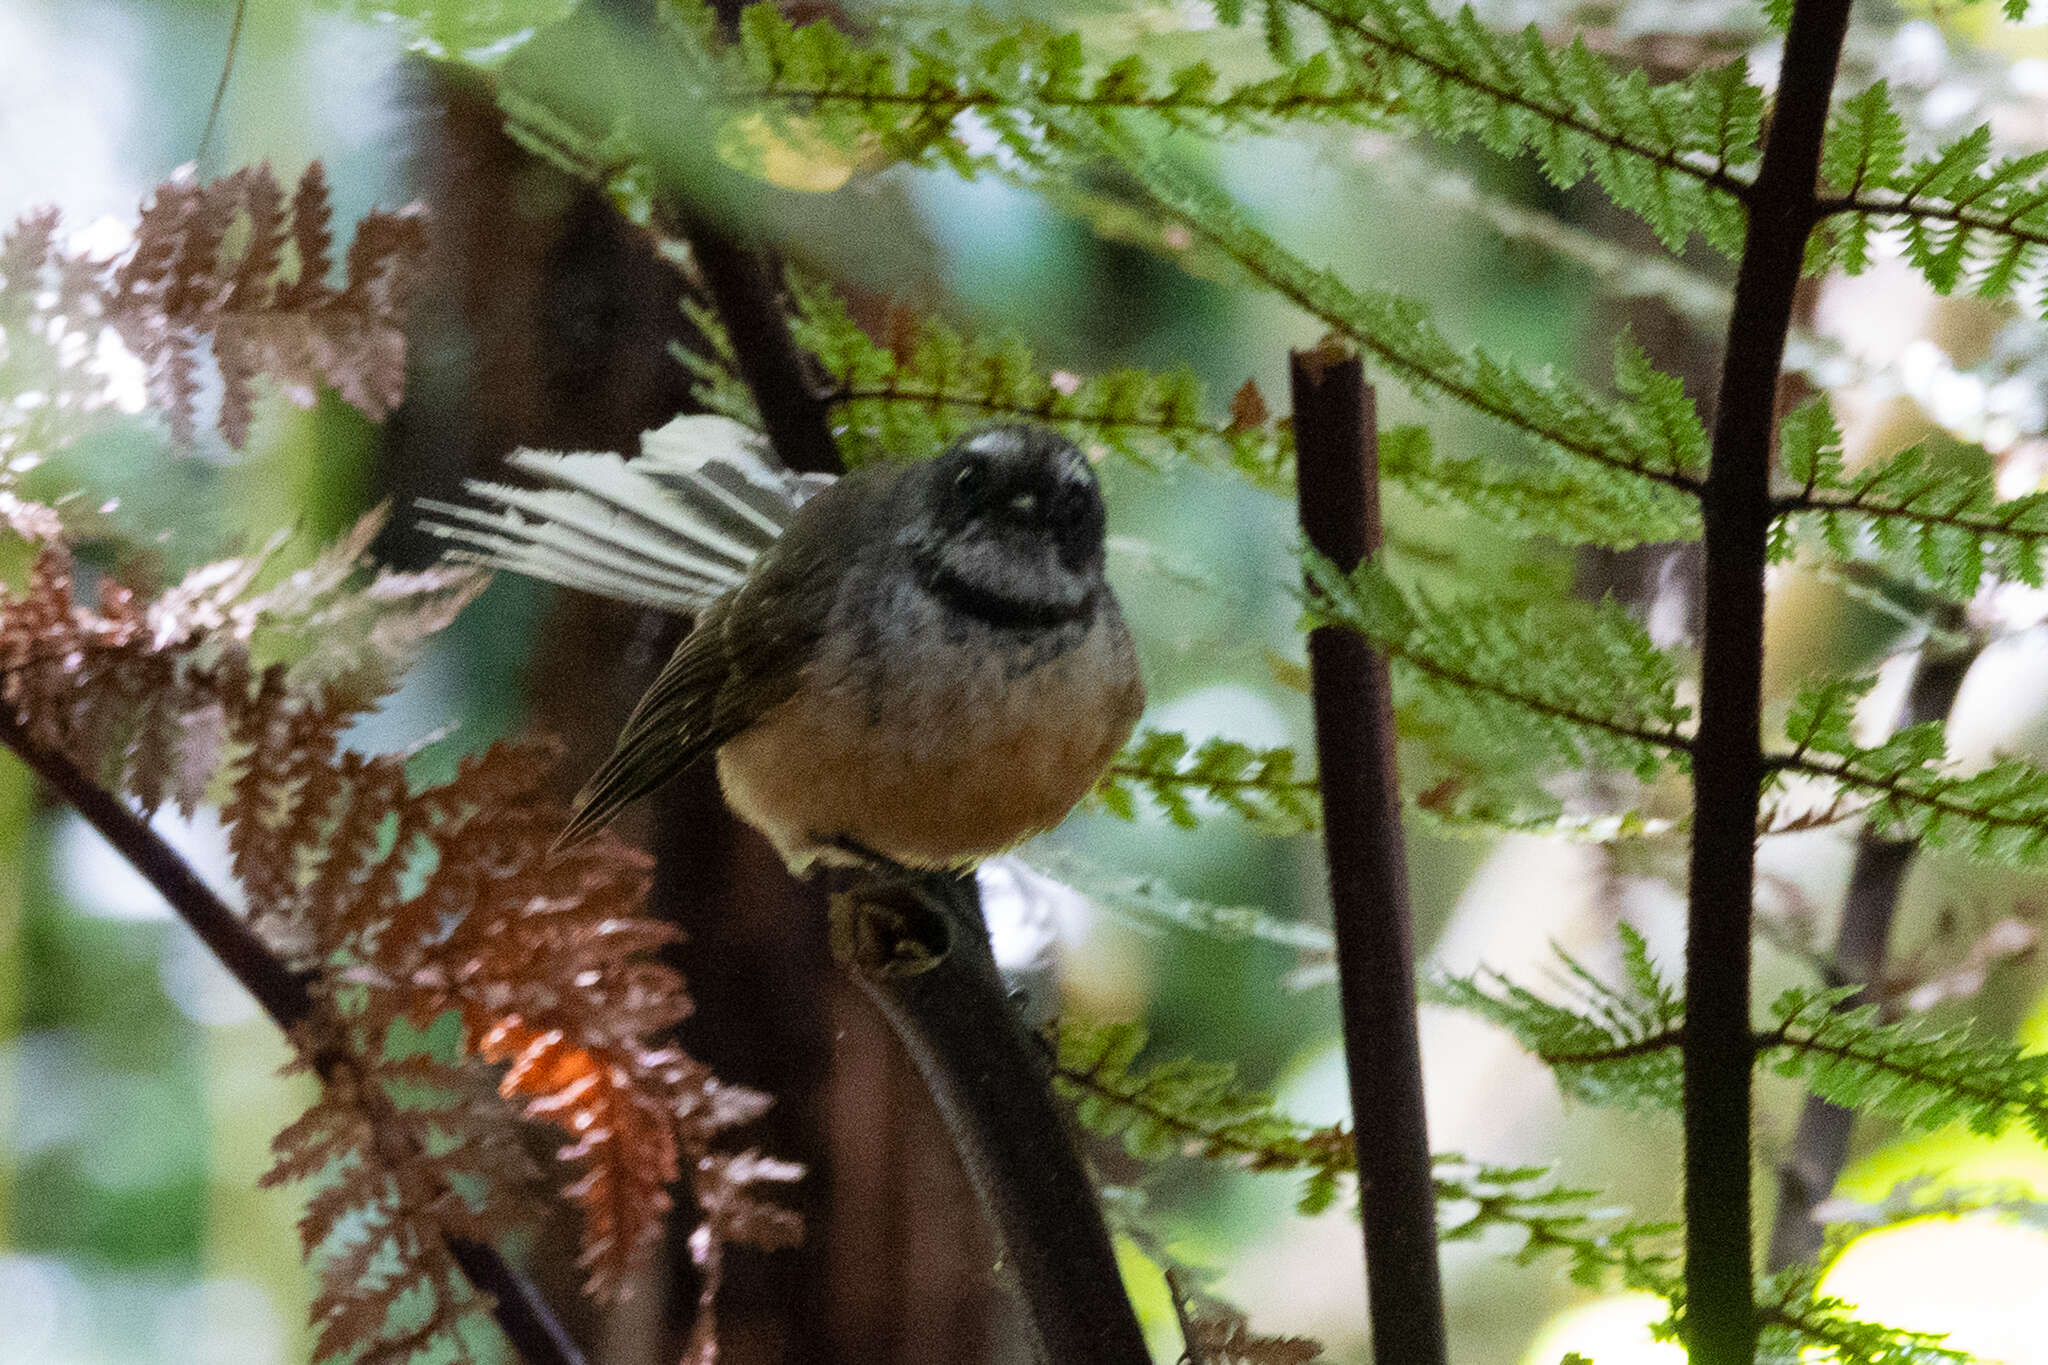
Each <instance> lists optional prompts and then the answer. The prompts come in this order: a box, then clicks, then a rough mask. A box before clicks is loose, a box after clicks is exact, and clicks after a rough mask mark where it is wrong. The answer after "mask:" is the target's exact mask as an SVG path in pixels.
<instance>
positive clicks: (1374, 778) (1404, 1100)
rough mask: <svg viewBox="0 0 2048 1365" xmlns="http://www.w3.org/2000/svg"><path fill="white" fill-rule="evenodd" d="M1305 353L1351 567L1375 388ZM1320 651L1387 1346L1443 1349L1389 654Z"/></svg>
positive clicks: (1335, 639) (1334, 848)
mask: <svg viewBox="0 0 2048 1365" xmlns="http://www.w3.org/2000/svg"><path fill="white" fill-rule="evenodd" d="M1292 360H1293V366H1292V369H1293V381H1294V383H1293V389H1294V394H1293V396H1294V437H1295V449H1296V452H1297V464H1298V468H1299V471H1300V472H1299V474H1298V476H1297V477H1298V480H1299V494H1300V501H1301V525H1302V530H1303V533H1304V534H1305V535H1306V536H1307V537H1308V541H1309V543H1310V544H1311V545H1313V546H1314V547H1315V548H1316V549H1317V550H1318V551H1319V552H1321V553H1322V554H1323V555H1325V556H1327V557H1328V558H1329V559H1331V560H1332V561H1333V562H1335V563H1336V565H1337V566H1338V567H1339V568H1341V569H1344V570H1346V571H1349V570H1351V569H1355V568H1357V567H1358V565H1359V564H1360V563H1361V562H1362V561H1363V560H1365V559H1367V558H1369V557H1370V556H1371V555H1373V554H1374V553H1376V552H1377V551H1378V549H1379V543H1380V509H1379V440H1378V426H1377V421H1376V417H1375V412H1374V404H1373V391H1372V388H1371V386H1369V385H1368V384H1367V383H1366V382H1365V369H1364V366H1363V365H1362V364H1361V362H1360V361H1359V359H1358V357H1357V356H1356V355H1349V356H1344V355H1341V354H1340V355H1326V354H1323V353H1319V352H1296V353H1295V354H1294V356H1293V358H1292ZM1308 657H1309V669H1310V673H1311V676H1312V679H1313V687H1314V696H1315V715H1316V762H1317V767H1318V769H1319V771H1320V773H1321V777H1322V792H1323V842H1324V849H1325V852H1326V854H1327V857H1328V861H1329V867H1330V903H1331V912H1332V917H1333V919H1334V921H1335V926H1336V932H1337V985H1338V991H1339V995H1340V1000H1341V1004H1342V1009H1343V1014H1344V1057H1345V1063H1346V1066H1347V1068H1348V1070H1349V1073H1350V1079H1351V1114H1352V1127H1353V1130H1354V1140H1355V1141H1356V1142H1357V1145H1358V1185H1359V1202H1360V1204H1361V1205H1362V1206H1363V1211H1364V1221H1365V1277H1366V1287H1367V1294H1368V1304H1367V1307H1368V1308H1369V1310H1370V1312H1371V1319H1372V1343H1373V1358H1374V1359H1376V1360H1381V1361H1387V1362H1395V1361H1398V1362H1400V1365H1442V1362H1443V1361H1444V1360H1445V1359H1446V1357H1447V1354H1448V1347H1447V1344H1446V1338H1445V1331H1444V1303H1443V1283H1442V1277H1441V1274H1440V1271H1439V1267H1438V1265H1437V1244H1436V1189H1435V1184H1434V1182H1433V1180H1432V1178H1431V1177H1432V1172H1431V1166H1430V1155H1429V1134H1428V1125H1427V1123H1426V1122H1425V1117H1424V1112H1423V1099H1422V1045H1421V1040H1420V1038H1419V1036H1418V1034H1417V1021H1416V1017H1415V1008H1416V1004H1415V950H1414V944H1413V941H1412V939H1413V934H1412V931H1411V928H1410V924H1409V909H1408V867H1407V854H1406V851H1405V849H1404V847H1403V843H1402V832H1401V794H1400V790H1399V788H1398V786H1397V784H1396V781H1395V768H1394V743H1395V741H1394V707H1393V695H1392V688H1391V685H1390V683H1389V681H1388V674H1387V661H1386V659H1385V658H1384V657H1383V656H1381V655H1379V654H1378V653H1376V652H1375V651H1374V650H1373V648H1372V646H1371V644H1370V643H1368V642H1367V640H1366V638H1365V637H1364V636H1363V635H1360V634H1358V633H1357V632H1355V631H1349V630H1343V629H1341V628H1337V627H1327V626H1326V627H1323V628H1321V629H1318V630H1316V631H1313V632H1311V633H1310V635H1309V640H1308Z"/></svg>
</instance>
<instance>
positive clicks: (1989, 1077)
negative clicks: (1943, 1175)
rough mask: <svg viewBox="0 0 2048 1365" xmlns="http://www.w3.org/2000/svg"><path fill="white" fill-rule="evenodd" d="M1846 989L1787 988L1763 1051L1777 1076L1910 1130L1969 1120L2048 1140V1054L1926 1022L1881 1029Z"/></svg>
mask: <svg viewBox="0 0 2048 1365" xmlns="http://www.w3.org/2000/svg"><path fill="white" fill-rule="evenodd" d="M1855 993H1856V992H1855V990H1854V989H1847V990H1790V991H1787V992H1785V993H1784V994H1783V995H1781V996H1779V997H1778V999H1777V1000H1776V1001H1775V1002H1774V1003H1773V1004H1772V1005H1771V1009H1770V1014H1771V1017H1772V1019H1773V1020H1774V1021H1775V1022H1774V1023H1773V1024H1772V1025H1771V1027H1770V1028H1768V1029H1766V1030H1764V1032H1763V1034H1762V1035H1761V1036H1760V1037H1759V1039H1758V1045H1759V1047H1760V1048H1761V1049H1762V1051H1763V1055H1764V1056H1765V1058H1766V1059H1767V1060H1768V1062H1769V1065H1770V1066H1771V1069H1772V1070H1774V1071H1776V1072H1777V1073H1778V1074H1779V1075H1781V1076H1789V1077H1792V1078H1794V1079H1797V1080H1800V1081H1803V1082H1804V1083H1805V1085H1806V1088H1807V1089H1808V1090H1810V1091H1811V1092H1812V1093H1814V1094H1816V1095H1819V1096H1820V1097H1821V1098H1823V1099H1826V1100H1831V1101H1833V1102H1834V1103H1836V1104H1841V1105H1845V1106H1851V1107H1853V1108H1855V1109H1856V1110H1857V1111H1858V1112H1859V1113H1864V1114H1870V1115H1874V1116H1876V1117H1880V1118H1889V1119H1892V1120H1894V1121H1896V1122H1898V1123H1902V1124H1905V1125H1906V1126H1907V1127H1910V1128H1921V1129H1931V1128H1939V1127H1942V1126H1944V1125H1946V1124H1949V1123H1956V1122H1960V1123H1965V1124H1967V1125H1968V1126H1969V1127H1970V1129H1971V1130H1972V1131H1974V1132H1978V1133H1984V1134H1987V1135H1996V1134H1998V1133H2001V1132H2004V1131H2005V1130H2006V1129H2007V1128H2008V1127H2010V1126H2012V1125H2013V1124H2015V1123H2023V1124H2025V1125H2026V1126H2027V1128H2028V1129H2029V1130H2031V1131H2032V1132H2033V1133H2034V1135H2035V1136H2036V1137H2038V1138H2040V1139H2042V1140H2043V1141H2048V1054H2040V1053H2028V1052H2025V1051H2023V1050H2021V1049H2020V1048H2019V1047H2018V1046H2016V1045H2014V1044H2012V1043H2009V1042H2005V1041H2003V1040H1997V1039H1986V1038H1980V1037H1977V1036H1975V1035H1974V1034H1973V1033H1972V1032H1971V1030H1969V1029H1967V1028H1963V1029H1936V1028H1934V1027H1933V1026H1932V1025H1930V1024H1929V1023H1928V1022H1927V1021H1926V1020H1925V1019H1924V1018H1908V1019H1904V1020H1901V1021H1899V1022H1897V1023H1889V1024H1888V1023H1884V1022H1883V1021H1882V1020H1881V1018H1880V1016H1879V1013H1878V1009H1877V1007H1876V1006H1875V1005H1865V1006H1859V1007H1857V1008H1854V1009H1845V1008H1843V1002H1844V1001H1846V1000H1847V999H1848V998H1850V997H1851V996H1853V995H1854V994H1855Z"/></svg>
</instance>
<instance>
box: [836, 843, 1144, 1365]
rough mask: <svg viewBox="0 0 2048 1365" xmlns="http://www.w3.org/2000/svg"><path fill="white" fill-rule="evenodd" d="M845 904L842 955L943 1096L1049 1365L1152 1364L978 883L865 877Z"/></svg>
mask: <svg viewBox="0 0 2048 1365" xmlns="http://www.w3.org/2000/svg"><path fill="white" fill-rule="evenodd" d="M892 893H893V894H892ZM835 899H836V901H837V905H836V907H835V910H834V916H835V923H836V925H838V926H843V927H844V932H842V934H841V942H842V947H843V949H844V952H843V954H842V955H843V956H845V957H847V958H848V959H849V960H850V961H849V965H851V966H852V967H853V969H854V971H853V975H854V979H855V981H856V982H857V983H858V984H859V985H860V987H861V988H862V989H863V990H864V991H865V992H866V993H867V996H868V998H869V999H870V1000H872V1001H873V1002H874V1003H875V1006H876V1007H877V1008H878V1009H880V1010H881V1012H882V1014H883V1016H884V1017H885V1018H887V1019H888V1021H889V1024H890V1026H891V1027H892V1028H893V1029H894V1030H895V1031H896V1036H897V1038H898V1039H899V1040H900V1041H901V1042H902V1044H903V1047H904V1050H905V1051H907V1052H908V1053H909V1054H910V1057H911V1060H912V1061H914V1062H916V1064H917V1068H918V1070H919V1071H920V1072H921V1073H923V1075H924V1078H925V1083H926V1084H927V1085H928V1086H930V1087H931V1092H932V1099H933V1101H934V1103H935V1104H936V1106H937V1108H938V1111H939V1114H940V1116H941V1117H942V1118H943V1119H944V1120H945V1123H946V1128H947V1131H948V1132H949V1133H951V1134H952V1137H953V1144H954V1147H955V1149H956V1150H957V1151H958V1152H959V1154H960V1159H961V1164H962V1165H963V1166H964V1167H965V1168H966V1170H967V1176H968V1179H969V1181H970V1182H971V1183H972V1184H973V1186H974V1190H975V1193H976V1194H977V1195H978V1196H979V1197H980V1199H981V1202H982V1206H983V1208H984V1209H985V1210H986V1212H987V1214H988V1217H989V1221H990V1222H991V1223H993V1224H994V1225H995V1229H996V1233H997V1235H998V1237H999V1238H1000V1240H1001V1245H1002V1248H1003V1259H1004V1263H1005V1265H1006V1266H1007V1267H1008V1268H1009V1270H1010V1271H1011V1272H1012V1273H1014V1275H1015V1276H1016V1282H1017V1284H1018V1287H1019V1288H1020V1289H1021V1290H1022V1293H1023V1298H1024V1302H1025V1307H1026V1309H1027V1312H1028V1317H1029V1320H1030V1322H1031V1328H1032V1333H1033V1336H1034V1338H1035V1340H1036V1344H1037V1347H1038V1351H1039V1356H1040V1358H1041V1360H1043V1361H1044V1362H1046V1365H1147V1362H1149V1361H1150V1359H1151V1356H1150V1354H1149V1353H1148V1351H1147V1349H1146V1346H1145V1336H1144V1333H1143V1332H1142V1331H1141V1330H1140V1329H1139V1327H1138V1319H1137V1316H1136V1315H1135V1314H1134V1313H1133V1312H1132V1310H1131V1304H1130V1300H1129V1298H1127V1297H1126V1296H1125V1294H1124V1289H1123V1281H1122V1279H1121V1277H1120V1276H1119V1274H1118V1272H1117V1264H1116V1252H1115V1249H1114V1248H1113V1246H1112V1244H1111V1243H1110V1240H1109V1231H1108V1229H1107V1228H1106V1227H1105V1226H1104V1224H1103V1220H1102V1208H1101V1205H1100V1203H1099V1201H1098V1199H1097V1197H1096V1193H1095V1186H1094V1183H1093V1181H1091V1180H1090V1179H1089V1176H1088V1172H1087V1169H1086V1168H1085V1167H1084V1166H1083V1165H1082V1163H1081V1160H1080V1157H1079V1154H1078V1153H1077V1152H1076V1150H1075V1146H1074V1142H1073V1139H1072V1135H1071V1134H1070V1132H1069V1130H1068V1127H1067V1123H1066V1119H1065V1116H1064V1115H1062V1114H1061V1112H1060V1110H1059V1107H1058V1106H1057V1105H1056V1104H1055V1103H1054V1102H1053V1098H1052V1090H1051V1076H1050V1072H1049V1069H1048V1067H1047V1065H1046V1061H1045V1057H1044V1054H1043V1050H1042V1049H1041V1048H1040V1047H1039V1046H1038V1044H1037V1042H1036V1040H1035V1039H1033V1038H1032V1037H1031V1035H1030V1034H1029V1033H1028V1032H1027V1031H1026V1030H1025V1027H1024V1023H1023V1020H1022V1018H1021V1017H1020V1016H1019V1014H1018V1012H1017V1010H1016V1008H1015V1007H1014V1005H1013V1003H1012V1002H1011V999H1010V993H1009V988H1008V987H1007V985H1006V984H1005V983H1004V981H1003V977H1002V973H1001V972H1000V971H999V970H997V967H996V962H995V957H994V955H993V953H991V952H990V950H989V943H988V927H987V925H986V924H984V923H983V921H982V918H981V904H980V899H979V897H978V896H977V894H976V891H975V884H974V880H973V878H972V877H971V876H969V877H958V878H955V877H948V876H944V875H942V874H930V875H926V876H923V877H921V878H920V879H919V880H918V881H916V882H915V883H914V884H910V885H908V886H900V885H899V886H896V887H890V886H887V885H885V884H884V883H881V882H879V881H877V880H876V879H874V878H870V877H866V876H862V877H859V878H858V879H857V880H855V882H854V884H853V885H852V887H851V889H849V890H848V891H847V892H845V893H843V894H842V895H841V896H839V897H837V898H835Z"/></svg>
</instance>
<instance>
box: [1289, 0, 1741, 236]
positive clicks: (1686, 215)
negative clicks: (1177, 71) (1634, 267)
mask: <svg viewBox="0 0 2048 1365" xmlns="http://www.w3.org/2000/svg"><path fill="white" fill-rule="evenodd" d="M1261 10H1262V11H1263V12H1264V13H1265V14H1267V15H1268V16H1273V15H1278V14H1281V13H1282V12H1284V11H1287V10H1294V11H1298V12H1300V13H1302V14H1304V15H1307V16H1312V17H1313V18H1314V19H1315V20H1318V21H1320V23H1321V25H1322V26H1323V28H1324V29H1325V30H1326V31H1327V32H1328V34H1329V36H1330V39H1331V45H1332V49H1333V50H1334V51H1335V52H1337V53H1338V54H1339V55H1340V56H1341V57H1342V58H1343V59H1344V70H1345V73H1346V74H1347V75H1348V76H1349V77H1350V78H1351V79H1352V80H1354V81H1356V82H1357V83H1358V84H1359V85H1360V86H1361V87H1363V88H1364V89H1365V90H1367V91H1370V92H1372V93H1374V94H1377V95H1379V96H1380V97H1381V98H1382V99H1383V100H1384V101H1386V102H1387V103H1388V104H1389V105H1390V106H1391V107H1393V108H1395V109H1397V110H1398V111H1399V112H1400V115H1401V116H1402V117H1403V119H1404V120H1405V121H1407V122H1408V123H1409V124H1410V125H1411V126H1416V127H1420V128H1423V129H1426V130H1428V131H1430V132H1432V133H1436V134H1438V135H1440V136H1444V137H1451V138H1456V137H1460V136H1464V135H1466V134H1470V135H1472V136H1475V137H1477V138H1479V139H1480V140H1482V141H1483V142H1485V143H1486V145H1487V146H1488V147H1490V148H1491V149H1493V150H1494V151H1496V152H1499V153H1500V154H1502V155H1504V156H1515V155H1520V154H1528V155H1532V156H1534V157H1535V158H1536V160H1537V163H1538V164H1539V165H1540V166H1541V167H1542V169H1543V173H1544V175H1545V176H1546V177H1548V178H1549V179H1550V180H1551V182H1552V183H1554V184H1556V185H1558V186H1560V187H1567V186H1570V185H1574V184H1576V183H1578V182H1579V181H1580V180H1582V179H1585V178H1586V177H1588V176H1591V177H1592V178H1594V179H1595V180H1597V181H1598V182H1599V183H1600V186H1601V188H1602V189H1604V190H1605V191H1606V192H1607V194H1608V196H1609V197H1610V198H1612V199H1613V200H1614V202H1615V203H1616V204H1618V205H1620V206H1621V207H1622V208H1624V209H1627V210H1628V211H1630V212H1631V213H1635V214H1637V215H1638V216H1640V217H1641V218H1642V219H1643V221H1644V222H1646V223H1647V224H1649V226H1650V227H1651V229H1652V230H1653V231H1655V232H1656V234H1657V235H1658V237H1659V238H1660V239H1661V240H1662V241H1663V242H1664V244H1665V245H1666V246H1668V247H1670V248H1671V249H1673V250H1677V249H1679V248H1681V247H1682V246H1683V245H1684V244H1685V242H1686V240H1687V239H1688V238H1689V237H1690V236H1691V235H1692V234H1693V233H1694V232H1699V233H1701V234H1703V235H1704V236H1705V237H1706V238H1707V240H1708V242H1710V243H1711V244H1712V245H1713V246H1715V247H1716V248H1717V249H1719V250H1720V251H1722V252H1724V253H1726V254H1728V255H1733V254H1735V253H1736V252H1737V251H1738V250H1739V249H1740V247H1741V241H1742V224H1743V217H1742V210H1741V204H1740V197H1741V195H1742V194H1743V193H1744V192H1745V191H1746V189H1747V187H1748V180H1747V178H1746V176H1745V175H1744V174H1743V171H1744V168H1746V167H1748V166H1749V165H1750V164H1751V163H1752V162H1754V161H1755V160H1756V158H1757V156H1758V147H1759V127H1760V124H1761V119H1762V115H1763V92H1762V91H1761V90H1759V89H1758V88H1757V87H1756V86H1754V85H1752V84H1750V82H1749V80H1748V78H1747V76H1746V74H1745V70H1744V66H1743V64H1742V63H1741V62H1734V63H1730V64H1728V65H1725V66H1720V67H1714V68H1710V69H1708V70H1706V71H1702V72H1699V73H1697V74H1695V75H1692V76H1690V77H1687V78H1685V79H1683V80H1678V81H1672V82H1667V83H1664V84H1660V85H1652V84H1651V83H1650V82H1649V80H1648V78H1647V77H1646V76H1645V75H1644V74H1643V73H1642V72H1640V71H1626V72H1622V71H1617V70H1615V69H1614V68H1613V67H1612V66H1610V65H1609V63H1608V61H1607V59H1606V58H1604V57H1601V56H1599V55H1597V54H1595V53H1593V52H1592V51H1591V50H1589V49H1588V48H1587V47H1586V46H1585V44H1584V43H1583V42H1581V41H1578V40H1574V41H1573V42H1572V43H1571V44H1570V45H1568V46H1565V47H1555V46H1552V45H1551V44H1550V43H1548V42H1546V41H1545V40H1544V38H1543V35H1542V33H1541V31H1540V30H1538V29H1537V28H1536V27H1535V26H1534V25H1531V26H1530V27H1529V28H1527V29H1524V30H1523V31H1522V32H1521V33H1518V34H1513V35H1504V34H1499V33H1496V32H1494V31H1493V30H1491V29H1489V28H1487V27H1486V25H1485V23H1484V21H1483V20H1481V19H1480V18H1479V17H1478V16H1477V15H1476V14H1475V13H1474V12H1473V11H1472V10H1471V9H1470V8H1469V7H1466V8H1461V9H1459V10H1458V11H1457V12H1456V13H1455V14H1451V15H1445V14H1441V13H1439V12H1438V11H1437V10H1436V9H1434V8H1433V7H1431V6H1430V5H1429V4H1428V3H1427V2H1426V0H1262V3H1261Z"/></svg>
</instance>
